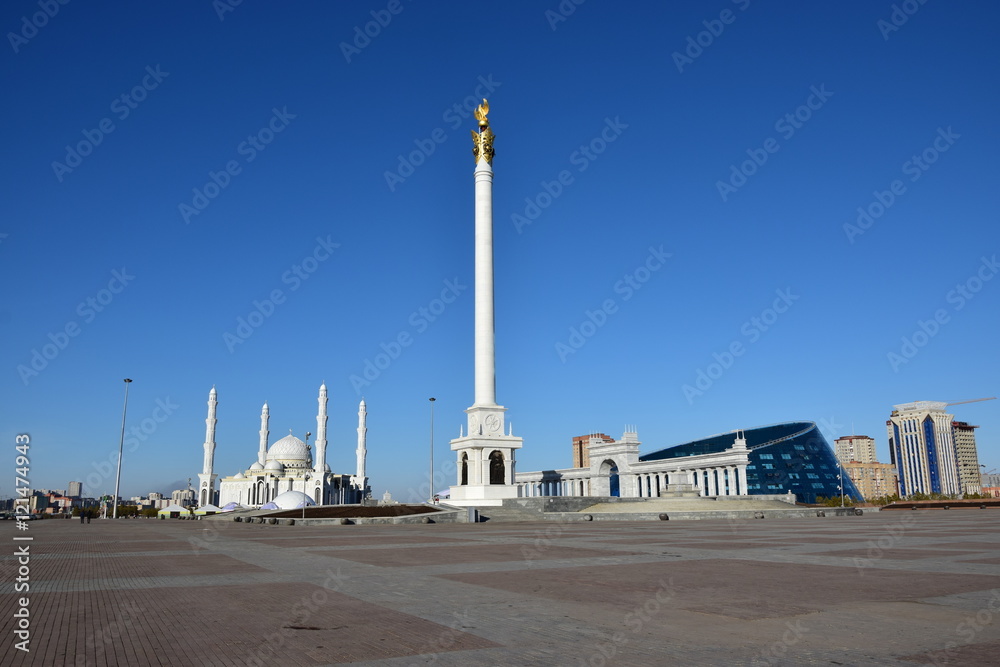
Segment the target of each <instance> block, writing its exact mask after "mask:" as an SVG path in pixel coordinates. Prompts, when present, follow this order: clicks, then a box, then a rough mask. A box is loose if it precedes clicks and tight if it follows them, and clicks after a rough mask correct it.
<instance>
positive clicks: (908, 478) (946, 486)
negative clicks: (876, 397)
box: [885, 401, 962, 497]
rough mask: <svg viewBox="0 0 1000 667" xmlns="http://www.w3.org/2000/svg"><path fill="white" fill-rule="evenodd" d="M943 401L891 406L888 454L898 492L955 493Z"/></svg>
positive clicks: (957, 489) (957, 488)
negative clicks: (893, 469)
mask: <svg viewBox="0 0 1000 667" xmlns="http://www.w3.org/2000/svg"><path fill="white" fill-rule="evenodd" d="M947 405H948V404H947V403H942V402H939V401H916V402H914V403H901V404H900V405H894V406H893V411H892V414H891V415H890V417H889V419H888V420H887V421H886V423H885V425H886V430H887V432H888V436H889V456H890V460H891V461H892V462H893V463H894V464H895V465H896V472H897V474H898V475H899V495H900V496H904V497H905V496H910V495H913V494H914V493H943V494H949V495H950V494H958V493H961V492H962V489H961V486H960V485H959V480H958V465H957V459H956V456H955V441H954V438H953V437H952V427H951V422H952V420H953V419H954V415H950V414H948V413H946V412H945V408H946V407H947Z"/></svg>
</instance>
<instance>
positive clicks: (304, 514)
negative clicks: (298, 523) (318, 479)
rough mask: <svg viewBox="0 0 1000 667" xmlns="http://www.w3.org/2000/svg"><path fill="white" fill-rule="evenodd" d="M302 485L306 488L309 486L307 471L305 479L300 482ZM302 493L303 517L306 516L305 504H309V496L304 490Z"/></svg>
mask: <svg viewBox="0 0 1000 667" xmlns="http://www.w3.org/2000/svg"><path fill="white" fill-rule="evenodd" d="M302 487H303V488H304V489H308V488H309V473H306V477H305V481H304V482H303V483H302ZM304 495H305V496H306V497H305V498H303V499H302V518H303V519H305V518H306V505H307V504H309V501H308V500H307V499H308V497H309V493H308V492H305V493H304Z"/></svg>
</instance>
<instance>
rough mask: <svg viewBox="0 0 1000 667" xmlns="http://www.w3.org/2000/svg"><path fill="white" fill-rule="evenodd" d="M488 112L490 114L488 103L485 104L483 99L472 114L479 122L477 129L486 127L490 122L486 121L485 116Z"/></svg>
mask: <svg viewBox="0 0 1000 667" xmlns="http://www.w3.org/2000/svg"><path fill="white" fill-rule="evenodd" d="M489 112H490V103H489V102H487V101H486V98H485V97H484V98H483V103H482V104H480V105H479V106H478V107H476V110H475V111H474V112H473V115H474V116H475V117H476V120H478V121H479V127H487V126H488V125H489V124H490V121H488V120H486V114H488V113H489Z"/></svg>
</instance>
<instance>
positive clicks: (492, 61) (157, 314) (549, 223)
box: [0, 0, 1000, 499]
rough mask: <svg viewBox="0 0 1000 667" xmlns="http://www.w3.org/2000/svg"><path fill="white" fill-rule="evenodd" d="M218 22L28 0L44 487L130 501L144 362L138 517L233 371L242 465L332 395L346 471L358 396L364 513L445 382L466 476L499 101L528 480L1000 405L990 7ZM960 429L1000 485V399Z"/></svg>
mask: <svg viewBox="0 0 1000 667" xmlns="http://www.w3.org/2000/svg"><path fill="white" fill-rule="evenodd" d="M224 2H225V0H223V2H217V3H215V4H214V5H213V4H212V3H209V2H204V3H182V4H179V5H178V4H175V3H158V4H149V3H124V2H119V3H101V4H100V5H97V6H94V5H93V4H87V3H76V2H71V3H69V4H66V5H58V6H57V7H58V11H57V12H56V11H55V9H54V8H55V7H56V5H55V4H53V5H52V6H51V7H48V5H46V4H45V2H44V1H43V2H42V3H38V2H25V1H21V0H18V1H17V2H9V3H5V5H4V9H3V10H2V21H0V24H2V26H3V29H4V33H5V34H6V41H7V44H6V46H5V47H3V48H5V49H6V53H5V55H4V56H3V57H2V62H3V65H2V66H3V76H4V83H5V85H4V88H5V90H6V91H7V95H8V97H7V99H8V102H7V104H6V107H5V108H6V116H7V121H8V128H9V129H10V131H9V132H8V133H7V139H6V146H5V159H4V160H3V162H2V166H0V170H2V176H3V182H4V184H5V187H6V192H7V202H8V205H7V207H6V215H5V216H4V221H3V223H2V224H0V233H2V234H3V236H2V237H0V267H2V269H0V270H2V272H3V280H2V285H3V289H4V298H3V301H2V305H0V327H2V332H3V341H4V342H3V346H2V353H0V354H2V364H0V368H2V369H3V372H4V374H5V378H6V379H5V380H4V381H3V383H2V385H0V387H2V388H0V392H2V393H0V400H2V404H3V406H4V418H3V420H2V424H0V426H2V429H0V430H2V438H3V440H4V441H5V442H8V443H9V444H10V445H13V444H14V437H15V435H16V434H17V433H29V434H30V435H31V438H32V448H31V470H30V476H31V481H32V482H33V485H34V486H35V487H36V488H65V487H66V485H67V482H68V481H69V480H84V481H86V480H87V479H88V477H89V479H90V480H91V481H92V482H94V484H87V485H86V487H87V489H86V490H87V492H88V493H99V492H102V491H103V492H107V491H110V490H111V489H113V486H114V474H113V472H112V473H111V474H110V475H108V474H106V471H107V470H109V468H110V467H111V463H113V461H114V457H115V455H116V452H117V448H118V443H119V433H120V432H119V429H120V427H121V416H122V399H123V395H124V383H123V382H122V379H123V378H125V377H130V378H133V379H134V382H133V383H132V385H131V389H130V394H129V406H128V425H127V426H128V429H129V430H131V429H133V428H138V429H139V431H138V433H139V436H137V437H136V438H135V440H134V441H130V443H129V444H128V445H127V446H126V455H125V459H124V466H123V472H122V495H124V496H130V495H134V494H140V493H142V494H145V493H147V492H148V491H152V490H156V491H165V492H169V491H171V490H172V489H173V488H176V487H177V485H178V484H180V483H181V480H186V479H187V478H188V477H195V476H196V474H197V473H198V472H200V466H201V461H202V443H203V442H204V432H205V422H204V419H205V411H206V401H207V398H208V392H209V390H210V389H211V387H212V386H213V385H215V386H216V387H217V389H218V394H219V411H218V418H219V423H218V431H217V442H218V447H217V450H216V456H215V461H216V470H217V472H219V473H221V474H225V475H230V474H234V473H235V472H237V471H238V470H241V469H244V468H245V467H247V466H248V465H249V464H250V463H251V462H252V461H253V460H254V459H255V456H256V449H257V437H258V436H257V429H258V428H259V415H260V408H261V404H262V403H263V402H264V401H265V400H266V401H268V402H269V404H270V413H271V441H272V442H273V441H274V440H276V439H277V438H279V437H281V436H282V435H284V434H286V433H287V432H288V429H292V430H293V431H294V433H295V434H296V435H298V436H299V437H303V434H304V433H305V431H307V430H308V431H313V432H315V430H316V429H315V426H316V422H315V414H316V396H317V391H318V388H319V385H320V384H321V383H322V382H324V381H325V382H326V384H327V386H328V387H329V392H330V406H329V413H330V423H329V442H330V444H329V447H328V462H329V463H330V465H331V467H332V468H333V469H334V470H336V471H338V472H348V473H350V472H353V467H354V448H355V440H356V434H355V428H356V426H357V414H356V413H357V406H358V402H359V401H360V399H361V398H362V395H363V396H364V397H365V399H366V401H367V404H368V413H369V416H368V452H369V454H368V471H369V476H370V478H371V484H372V488H373V491H374V492H375V494H376V495H380V494H381V493H382V492H383V491H385V490H390V491H392V493H393V494H394V496H396V497H400V498H404V499H408V498H416V497H417V496H418V495H419V489H420V487H421V485H425V484H426V480H427V476H428V472H427V470H428V457H429V451H428V450H429V441H430V436H429V421H430V414H429V412H430V407H429V402H428V400H427V399H428V398H429V397H431V396H434V397H436V398H437V401H436V403H435V407H434V410H435V415H434V418H435V422H434V423H435V447H436V462H437V464H438V465H437V468H438V471H439V473H440V474H441V475H442V477H441V478H440V481H439V483H438V486H440V487H442V488H443V487H444V486H446V485H447V483H448V482H447V481H445V477H444V476H445V474H446V473H447V472H448V470H447V468H446V467H445V465H444V464H445V462H446V461H450V460H451V453H450V452H449V450H448V440H449V439H450V438H454V437H457V436H458V431H459V425H460V424H463V423H464V419H465V415H464V413H463V410H464V409H465V408H466V407H468V406H469V405H470V404H471V403H472V400H473V385H472V342H473V339H472V324H473V322H472V309H473V290H472V273H473V266H472V262H473V247H472V242H473V207H472V205H473V179H472V171H473V168H474V164H473V157H472V153H471V139H470V136H469V131H470V130H471V129H473V128H474V127H475V121H474V120H473V119H472V118H471V115H470V113H471V108H472V105H473V102H474V101H478V98H479V97H482V96H486V97H488V98H489V101H490V106H491V112H490V116H489V117H490V121H491V124H492V128H493V131H494V132H495V133H496V137H497V138H496V144H495V147H496V158H495V160H494V163H493V167H494V171H495V180H494V228H495V262H496V269H495V277H496V322H497V324H496V341H497V397H498V401H499V402H500V403H501V404H503V405H505V406H506V407H507V408H508V410H509V411H508V413H507V414H508V420H509V421H511V422H512V423H513V427H514V433H515V435H520V436H522V437H523V438H524V448H523V450H521V451H520V452H519V454H518V461H517V466H518V469H519V470H522V471H526V470H538V469H542V468H546V469H548V468H561V467H568V466H569V465H571V454H570V438H571V437H572V436H574V435H578V434H583V433H587V432H591V431H602V432H605V433H608V434H610V435H612V436H615V437H618V436H620V435H621V432H622V430H623V429H624V427H625V425H626V424H635V425H636V426H637V427H638V432H639V437H640V440H641V441H642V442H643V447H642V450H643V451H645V452H648V451H653V450H655V449H659V448H662V447H665V446H669V445H672V444H678V443H681V442H686V441H688V440H692V439H696V438H700V437H703V436H707V435H711V434H715V433H719V432H724V431H729V430H731V429H736V428H748V427H751V426H757V425H762V424H768V423H774V422H780V421H788V420H813V421H817V422H819V423H820V424H821V427H822V428H823V429H824V433H825V434H826V435H827V437H828V440H830V441H831V442H832V440H833V438H836V437H839V436H841V435H846V434H850V433H852V432H855V433H859V434H868V435H872V436H873V437H875V439H876V441H877V443H878V450H879V455H880V458H881V459H882V460H884V461H887V460H888V451H887V445H886V433H885V420H886V419H887V418H888V415H889V412H890V410H891V408H892V405H894V404H897V403H904V402H909V401H915V400H944V401H949V400H961V399H972V398H980V397H986V396H995V395H997V394H998V393H1000V392H998V390H997V382H996V378H997V376H998V372H1000V364H998V355H997V352H996V331H997V328H998V325H1000V307H998V306H1000V279H996V280H995V279H994V278H996V277H997V276H996V274H997V273H998V272H1000V267H998V266H997V265H996V258H997V256H998V254H1000V234H998V232H997V224H996V223H997V209H998V204H1000V188H998V187H997V177H998V169H997V158H996V156H997V155H998V154H1000V135H998V130H997V123H996V115H997V109H998V108H1000V96H998V92H997V81H998V80H1000V77H998V61H1000V52H998V51H997V49H996V43H995V35H994V34H993V32H994V30H993V28H994V26H995V25H996V24H997V21H998V19H1000V16H998V14H1000V9H998V7H997V6H996V4H995V3H988V2H968V3H961V5H960V6H954V5H951V4H947V3H935V2H930V3H926V4H922V5H921V4H919V3H917V2H910V3H902V4H899V3H897V5H895V7H896V9H894V5H893V3H891V2H844V3H825V4H816V3H792V2H780V3H763V2H757V1H756V0H749V1H748V0H740V1H739V2H729V1H728V0H726V1H723V0H716V1H715V2H694V1H690V2H672V3H652V2H649V3H632V4H624V5H623V4H622V3H611V2H600V1H598V0H590V1H588V2H584V3H582V4H580V5H575V4H573V3H571V2H568V1H567V2H563V3H561V4H560V3H558V2H556V1H555V0H552V1H551V2H505V3H457V2H439V3H430V2H408V1H406V0H403V1H402V2H398V3H396V2H392V3H390V2H338V3H319V2H310V3H282V4H280V5H279V4H276V3H252V2H243V3H241V4H238V5H237V6H235V7H232V6H230V5H229V4H228V3H227V4H223V3H224ZM45 7H48V11H49V13H50V14H54V15H52V16H51V17H49V16H43V15H42V14H40V12H44V11H45ZM560 7H561V8H562V9H561V10H560ZM225 8H228V9H225ZM570 9H572V10H573V11H572V12H570V11H569V10H570ZM230 10H231V11H230ZM560 11H561V12H562V13H560ZM39 26H40V27H39ZM366 30H367V32H368V35H365V31H366ZM859 208H860V209H861V212H862V213H866V214H867V216H870V217H864V216H862V214H861V213H859ZM859 217H860V220H859ZM442 295H444V296H445V297H447V300H449V301H451V302H450V303H445V302H444V301H443V300H442V301H438V300H439V299H441V298H442ZM274 297H277V298H276V299H275V298H274ZM268 302H270V303H268ZM422 309H423V311H422ZM253 313H258V314H253ZM241 319H242V320H245V321H247V322H248V325H247V326H246V327H244V328H241V325H240V321H241ZM249 323H253V325H250V324H249ZM400 336H402V339H403V340H404V341H409V344H408V345H406V346H405V347H404V346H400V347H399V348H398V350H397V349H396V348H395V347H394V345H393V341H398V340H400ZM385 350H388V352H386V351H385ZM390 353H391V354H390ZM379 354H386V355H387V356H385V357H379V356H378V355H379ZM368 363H370V364H373V365H375V364H378V365H381V366H382V368H376V369H375V370H377V374H376V373H375V372H374V371H373V370H371V369H369V372H368V378H365V375H364V373H365V369H366V364H368ZM699 381H700V382H699ZM954 412H955V415H956V418H958V419H962V420H966V421H969V422H971V423H973V424H978V425H980V426H981V428H980V429H979V431H978V433H977V437H978V443H979V454H980V461H981V463H983V464H985V465H986V466H987V467H988V468H995V467H1000V401H988V402H981V403H972V404H968V405H961V406H955V408H954ZM12 459H13V457H11V460H12ZM11 465H12V467H13V463H12V464H11ZM13 476H14V475H13V473H12V474H11V475H9V476H8V477H9V479H8V481H6V482H0V496H7V495H10V494H11V493H12V489H13V479H12V478H13Z"/></svg>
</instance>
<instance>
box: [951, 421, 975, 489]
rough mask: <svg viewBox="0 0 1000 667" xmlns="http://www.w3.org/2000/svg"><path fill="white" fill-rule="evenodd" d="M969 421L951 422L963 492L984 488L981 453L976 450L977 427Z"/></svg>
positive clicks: (959, 479)
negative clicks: (980, 468)
mask: <svg viewBox="0 0 1000 667" xmlns="http://www.w3.org/2000/svg"><path fill="white" fill-rule="evenodd" d="M977 428H979V427H978V426H973V425H972V424H969V423H968V422H957V421H953V422H952V423H951V437H952V439H953V440H954V442H955V458H956V459H957V463H958V483H959V485H960V486H961V487H962V493H979V492H980V490H981V489H982V484H981V480H980V477H979V475H980V472H981V471H980V470H979V454H978V453H977V452H976V429H977Z"/></svg>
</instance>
